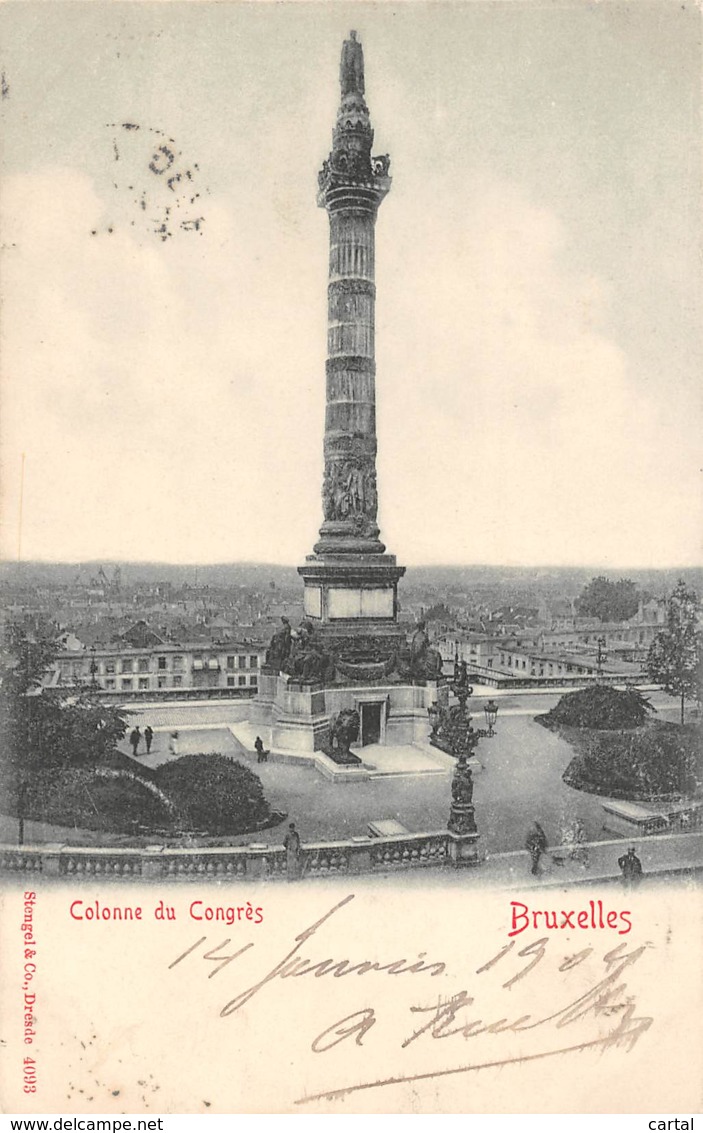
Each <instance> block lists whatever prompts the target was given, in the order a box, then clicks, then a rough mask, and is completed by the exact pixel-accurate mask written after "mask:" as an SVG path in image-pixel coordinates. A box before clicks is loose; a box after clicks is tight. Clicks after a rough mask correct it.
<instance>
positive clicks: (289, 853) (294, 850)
mask: <svg viewBox="0 0 703 1133" xmlns="http://www.w3.org/2000/svg"><path fill="white" fill-rule="evenodd" d="M283 845H284V846H285V848H286V871H287V873H288V880H289V881H295V880H296V879H297V878H299V877H300V835H299V833H298V831H297V830H296V829H295V823H294V822H291V823H290V824H289V826H288V833H287V834H286V836H285V838H284V839H283Z"/></svg>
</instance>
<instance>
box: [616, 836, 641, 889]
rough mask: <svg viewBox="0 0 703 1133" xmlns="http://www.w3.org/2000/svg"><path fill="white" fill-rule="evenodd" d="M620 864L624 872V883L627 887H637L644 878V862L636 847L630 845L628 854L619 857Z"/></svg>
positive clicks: (621, 870)
mask: <svg viewBox="0 0 703 1133" xmlns="http://www.w3.org/2000/svg"><path fill="white" fill-rule="evenodd" d="M618 865H619V866H620V872H621V873H622V883H623V885H624V886H625V888H626V889H634V888H636V887H637V886H638V885H639V883H640V881H641V880H642V862H641V861H640V859H639V858H638V857H637V854H636V853H635V847H634V846H630V848H629V850H628V851H627V853H626V854H623V855H622V857H621V858H618Z"/></svg>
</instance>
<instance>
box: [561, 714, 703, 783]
mask: <svg viewBox="0 0 703 1133" xmlns="http://www.w3.org/2000/svg"><path fill="white" fill-rule="evenodd" d="M702 738H703V736H702V734H701V729H700V727H695V726H692V725H686V726H684V727H682V726H681V725H680V724H668V723H667V724H663V723H662V724H659V723H657V724H650V725H648V726H646V727H643V728H638V729H636V730H631V731H610V732H591V733H588V734H577V733H575V732H574V733H572V732H569V735H568V739H569V740H570V741H571V742H572V743H573V744H574V747H575V748H576V750H577V752H578V754H577V755H576V756H575V757H574V759H572V760H571V763H570V764H569V766H568V767H567V768H566V771H565V772H564V775H563V779H564V782H565V783H566V784H567V785H568V786H570V787H575V788H576V789H577V790H580V791H589V792H591V793H592V794H595V795H608V796H610V797H611V798H616V799H633V800H640V801H651V800H654V799H665V798H669V799H672V798H678V797H680V796H686V797H689V798H690V797H692V796H696V795H697V794H699V793H700V791H701V786H702V782H703V748H702V747H701V739H702Z"/></svg>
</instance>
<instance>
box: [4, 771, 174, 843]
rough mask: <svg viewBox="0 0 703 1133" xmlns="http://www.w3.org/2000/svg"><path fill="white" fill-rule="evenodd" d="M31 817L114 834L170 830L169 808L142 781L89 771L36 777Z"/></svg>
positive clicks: (30, 801) (29, 796)
mask: <svg viewBox="0 0 703 1133" xmlns="http://www.w3.org/2000/svg"><path fill="white" fill-rule="evenodd" d="M26 813H27V816H28V817H31V818H34V819H38V820H41V821H43V822H51V823H55V824H56V825H59V826H73V827H78V828H83V829H86V830H103V831H105V832H106V833H112V834H131V833H135V832H139V831H145V832H146V831H157V830H158V831H167V830H168V829H170V827H171V825H172V821H173V820H172V815H171V813H170V812H169V809H168V807H167V806H166V805H165V803H163V802H162V801H161V800H160V799H159V798H157V797H156V795H155V794H153V793H152V792H151V791H150V790H149V788H148V787H147V786H145V785H144V784H142V783H141V782H140V781H139V779H138V778H136V777H133V776H130V777H127V776H121V777H120V778H105V777H104V776H102V775H100V774H96V773H95V772H94V771H91V770H90V769H89V768H83V767H80V768H63V769H56V768H49V769H47V770H45V771H44V772H42V773H40V774H38V775H36V776H35V777H34V778H33V779H32V782H31V784H30V786H29V790H28V794H27V799H26Z"/></svg>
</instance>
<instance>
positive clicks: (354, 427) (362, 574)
mask: <svg viewBox="0 0 703 1133" xmlns="http://www.w3.org/2000/svg"><path fill="white" fill-rule="evenodd" d="M340 85H341V104H340V107H339V111H338V114H337V122H336V125H335V128H334V132H333V136H332V151H331V153H330V155H329V157H328V159H327V160H326V161H325V162H324V164H323V166H322V169H321V171H320V173H319V189H318V196H317V202H318V205H319V206H320V207H321V208H324V209H326V210H327V214H328V216H329V224H330V257H329V282H328V333H327V364H326V370H327V407H326V419H325V439H324V459H325V466H324V481H323V488H322V502H323V513H324V522H323V524H322V527H321V528H320V538H319V541H318V542H317V543H316V544H315V547H314V552H315V553H314V554H313V555H310V556H308V558H307V560H306V563H305V565H304V566H302V567H299V572H300V574H301V575H302V577H303V579H304V583H305V595H304V598H305V614H306V616H307V617H308V618H309V619H310V620H311V621H312V624H313V626H314V627H315V629H316V630H317V631H318V632H319V633H320V634H321V635H322V637H323V638H324V639H325V640H326V641H329V643H330V645H331V646H332V647H333V648H335V647H337V648H339V647H341V651H342V653H344V652H347V653H348V652H349V650H350V649H351V652H352V653H353V654H355V655H356V656H358V657H359V658H361V657H363V656H364V655H365V654H366V655H367V656H368V658H369V659H371V656H372V655H374V656H376V657H378V653H379V647H380V649H381V652H384V649H383V645H382V643H385V645H386V646H387V648H388V649H389V650H390V649H392V648H393V647H394V646H395V647H397V644H398V642H399V639H400V637H401V636H402V635H400V634H399V631H398V628H397V614H398V602H397V586H398V580H399V579H400V578H401V577H402V575H403V574H404V573H405V568H404V567H399V566H397V565H396V561H395V557H394V556H393V555H387V554H385V553H384V552H385V546H384V545H383V543H382V542H381V541H380V539H379V528H378V522H377V512H378V493H377V487H376V363H375V346H374V333H375V328H374V307H375V297H376V287H375V282H374V276H375V271H374V267H375V265H374V236H375V226H376V215H377V212H378V208H379V206H380V204H381V202H382V201H383V199H384V197H385V196H386V194H387V193H388V192H389V190H390V187H391V178H390V177H389V175H388V169H389V164H390V159H389V157H388V155H384V156H381V157H372V155H371V147H372V145H373V130H372V128H371V122H370V119H369V111H368V107H367V105H366V101H365V98H364V55H363V50H362V46H361V43H360V42H359V41H358V39H357V37H356V32H354V31H352V32H350V37H349V39H348V40H346V41H345V43H344V46H343V49H342V59H341V66H340ZM350 638H351V639H353V640H350ZM374 639H375V647H374V644H373V641H374Z"/></svg>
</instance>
